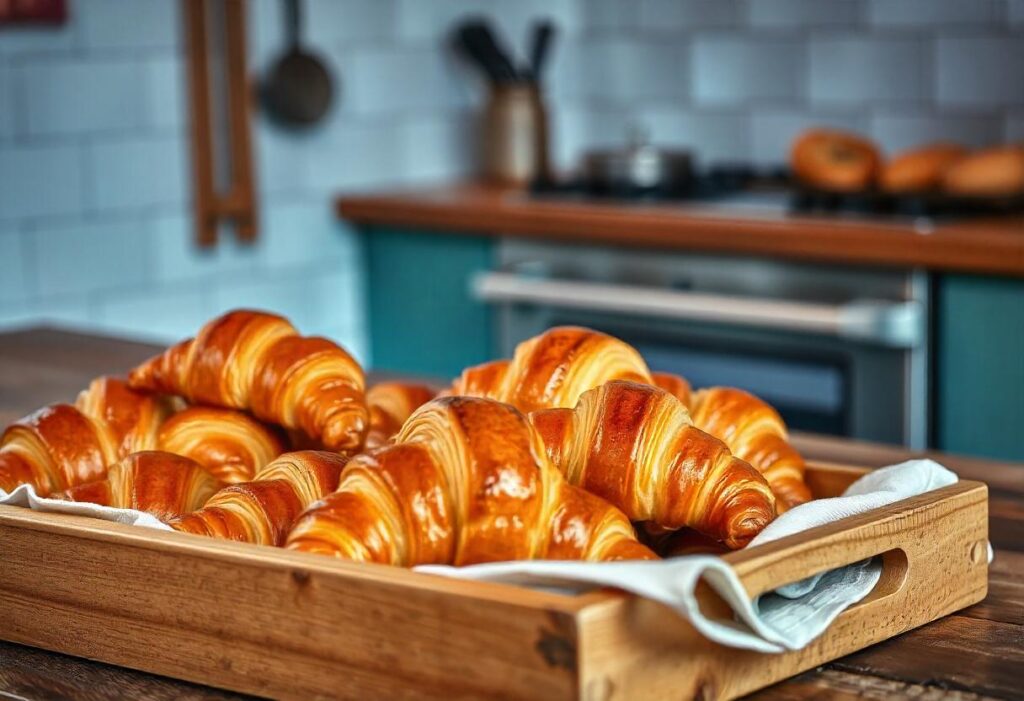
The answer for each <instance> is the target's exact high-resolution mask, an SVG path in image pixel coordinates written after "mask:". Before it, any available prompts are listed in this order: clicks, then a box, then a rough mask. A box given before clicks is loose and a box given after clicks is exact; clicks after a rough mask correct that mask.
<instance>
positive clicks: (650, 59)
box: [582, 37, 689, 102]
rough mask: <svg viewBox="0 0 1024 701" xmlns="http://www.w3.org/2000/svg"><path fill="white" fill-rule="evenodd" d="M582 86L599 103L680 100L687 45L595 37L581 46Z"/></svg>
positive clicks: (682, 42) (685, 72)
mask: <svg viewBox="0 0 1024 701" xmlns="http://www.w3.org/2000/svg"><path fill="white" fill-rule="evenodd" d="M582 61H583V67H582V72H583V88H584V90H585V93H586V96H587V97H588V98H590V99H592V100H594V101H599V102H609V101H611V102H615V101H618V102H633V101H636V100H644V99H659V100H663V99H683V98H684V97H685V96H686V94H687V89H688V87H687V84H688V79H687V74H688V71H687V66H688V63H689V47H688V46H687V44H686V42H684V41H665V40H655V39H641V38H632V37H628V38H626V37H613V38H607V39H606V38H601V39H595V40H594V41H592V42H590V43H589V44H587V45H586V46H585V47H584V53H583V58H582Z"/></svg>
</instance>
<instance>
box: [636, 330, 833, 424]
mask: <svg viewBox="0 0 1024 701" xmlns="http://www.w3.org/2000/svg"><path fill="white" fill-rule="evenodd" d="M634 345H635V346H636V348H637V350H639V351H640V353H641V354H642V355H643V356H644V359H645V360H647V363H648V364H649V365H650V367H651V369H652V370H656V371H661V372H672V373H676V374H678V375H682V376H683V377H685V378H686V379H687V380H689V382H690V383H691V384H692V385H693V387H694V388H701V387H711V386H715V385H725V386H729V387H739V388H741V389H745V390H747V391H748V392H751V393H753V394H756V395H757V396H759V397H761V398H762V399H764V400H765V401H767V402H768V403H770V404H771V405H772V406H774V407H775V408H776V409H777V410H778V411H779V413H780V414H781V415H782V418H783V419H784V420H785V421H786V424H787V425H788V426H789V427H790V428H792V429H796V430H801V431H813V432H817V433H829V434H833V435H845V434H847V433H848V432H849V426H848V423H849V421H848V412H847V408H848V406H849V402H848V370H847V367H846V365H845V363H843V362H842V361H841V359H838V358H836V359H828V358H813V359H797V358H787V357H784V356H773V355H766V354H757V355H750V354H737V353H723V352H722V351H721V350H720V349H719V350H713V351H704V350H701V349H699V348H691V347H686V346H680V345H672V346H665V345H659V344H652V343H644V342H642V341H641V342H639V343H635V344H634Z"/></svg>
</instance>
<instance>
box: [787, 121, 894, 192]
mask: <svg viewBox="0 0 1024 701" xmlns="http://www.w3.org/2000/svg"><path fill="white" fill-rule="evenodd" d="M790 163H791V165H792V167H793V172H794V173H795V174H796V176H797V178H799V179H800V180H801V181H802V182H803V183H805V184H807V185H810V186H811V187H815V188H819V189H821V190H830V191H833V192H858V191H861V190H865V189H867V188H868V187H870V186H871V185H872V184H873V183H874V180H875V176H876V175H877V174H878V168H879V165H880V164H881V157H880V155H879V153H878V149H877V148H875V145H874V144H872V143H871V142H870V141H868V140H867V139H864V138H862V137H860V136H857V135H856V134H851V133H848V132H844V131H837V130H833V129H811V130H809V131H806V132H804V133H803V134H801V135H800V136H799V137H798V138H797V140H796V141H795V142H794V143H793V149H792V153H791V155H790Z"/></svg>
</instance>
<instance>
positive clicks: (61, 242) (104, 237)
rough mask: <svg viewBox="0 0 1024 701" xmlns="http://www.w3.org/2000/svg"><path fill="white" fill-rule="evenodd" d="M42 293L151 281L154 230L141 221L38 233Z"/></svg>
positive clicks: (78, 291)
mask: <svg viewBox="0 0 1024 701" xmlns="http://www.w3.org/2000/svg"><path fill="white" fill-rule="evenodd" d="M31 233H32V237H33V243H34V245H35V249H36V255H35V274H36V279H37V281H38V285H39V290H40V292H41V294H46V295H51V294H52V295H61V294H82V293H88V292H92V291H95V290H103V289H115V288H121V289H122V290H123V292H124V294H128V295H134V294H136V293H137V290H133V289H128V288H131V287H133V286H138V285H141V284H143V283H145V282H146V281H147V280H148V279H149V247H148V245H147V243H148V238H149V234H150V230H149V226H148V225H147V224H145V223H143V222H141V221H139V220H126V221H120V222H114V221H108V222H104V223H102V224H86V223H82V224H76V225H73V226H60V227H52V228H42V229H39V230H37V231H33V232H31Z"/></svg>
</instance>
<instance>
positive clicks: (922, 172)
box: [878, 141, 967, 192]
mask: <svg viewBox="0 0 1024 701" xmlns="http://www.w3.org/2000/svg"><path fill="white" fill-rule="evenodd" d="M965 155H967V149H965V148H964V147H963V146H960V145H959V144H954V143H950V142H946V141H940V142H936V143H934V144H928V145H926V146H919V147H917V148H913V149H910V150H909V151H904V152H903V153H900V154H897V155H896V156H894V157H893V158H892V159H891V160H890V161H889V162H888V163H886V164H885V166H884V167H883V168H882V172H881V174H880V175H879V176H878V183H879V185H880V186H881V188H882V189H883V190H885V191H886V192H924V191H926V190H933V189H935V188H936V187H938V186H939V184H940V183H941V182H942V176H943V175H944V174H945V172H946V170H947V169H948V168H949V167H950V166H951V165H953V164H954V163H956V162H957V161H959V160H960V159H962V158H963V157H964V156H965Z"/></svg>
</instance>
